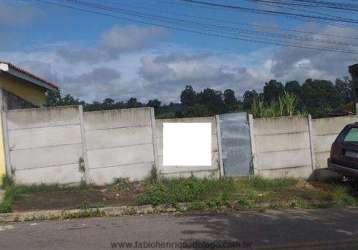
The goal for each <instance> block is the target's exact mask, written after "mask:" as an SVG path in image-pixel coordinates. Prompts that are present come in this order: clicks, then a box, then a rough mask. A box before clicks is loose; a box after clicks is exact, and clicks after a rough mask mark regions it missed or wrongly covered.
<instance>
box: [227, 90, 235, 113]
mask: <svg viewBox="0 0 358 250" xmlns="http://www.w3.org/2000/svg"><path fill="white" fill-rule="evenodd" d="M224 103H225V106H226V109H227V110H228V111H232V110H234V109H235V105H236V104H237V99H236V96H235V91H233V90H232V89H226V90H225V91H224Z"/></svg>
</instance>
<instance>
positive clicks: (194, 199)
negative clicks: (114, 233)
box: [0, 172, 358, 213]
mask: <svg viewBox="0 0 358 250" xmlns="http://www.w3.org/2000/svg"><path fill="white" fill-rule="evenodd" d="M3 189H4V190H5V198H4V200H3V202H2V203H1V204H0V212H2V213H6V212H11V211H13V210H14V209H15V210H16V211H28V210H33V209H35V210H38V209H73V208H82V209H84V210H86V211H87V210H90V211H91V212H93V211H92V210H93V209H95V208H98V207H102V206H122V205H148V204H150V205H154V206H156V205H170V206H174V207H180V204H179V203H182V202H184V203H188V209H189V210H207V209H221V208H230V209H238V210H239V209H266V208H271V209H278V208H327V207H347V206H358V194H357V191H355V190H357V185H356V184H352V183H318V182H317V183H309V182H306V181H303V180H298V179H290V178H282V179H271V180H268V179H263V178H260V177H249V178H224V179H220V180H216V179H198V178H195V177H191V178H185V179H184V178H182V179H160V180H158V177H157V176H156V172H153V173H152V175H151V177H150V178H148V179H147V180H145V181H144V182H129V181H128V179H116V180H115V182H114V183H113V184H112V185H108V186H104V187H96V186H91V185H86V184H84V183H82V184H81V185H79V186H65V185H44V184H42V185H32V186H16V185H14V183H13V182H12V181H11V179H9V178H6V177H5V178H4V180H3Z"/></svg>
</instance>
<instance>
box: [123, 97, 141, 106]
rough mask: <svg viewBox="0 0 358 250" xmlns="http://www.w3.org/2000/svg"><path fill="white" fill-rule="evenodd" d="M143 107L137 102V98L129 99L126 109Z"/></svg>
mask: <svg viewBox="0 0 358 250" xmlns="http://www.w3.org/2000/svg"><path fill="white" fill-rule="evenodd" d="M141 106H143V105H142V103H140V102H138V100H137V98H134V97H131V98H129V100H128V101H127V107H128V108H138V107H141Z"/></svg>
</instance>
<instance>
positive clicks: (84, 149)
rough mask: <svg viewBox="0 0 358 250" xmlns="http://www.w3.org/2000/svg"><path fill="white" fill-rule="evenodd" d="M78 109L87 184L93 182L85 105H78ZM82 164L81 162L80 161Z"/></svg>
mask: <svg viewBox="0 0 358 250" xmlns="http://www.w3.org/2000/svg"><path fill="white" fill-rule="evenodd" d="M78 110H79V116H80V127H81V143H82V154H83V155H82V157H83V163H84V170H85V171H84V178H85V182H86V183H87V184H90V183H91V178H90V173H89V171H90V169H89V162H88V154H87V143H86V134H85V133H86V132H85V126H84V121H83V107H82V105H79V106H78ZM79 164H81V163H79Z"/></svg>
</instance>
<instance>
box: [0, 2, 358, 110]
mask: <svg viewBox="0 0 358 250" xmlns="http://www.w3.org/2000/svg"><path fill="white" fill-rule="evenodd" d="M67 1H68V0H67ZM86 1H87V2H91V3H95V4H96V3H100V4H105V5H106V6H110V7H111V8H112V9H111V12H106V15H99V14H98V13H89V12H84V11H80V10H78V9H70V8H64V7H63V6H59V5H54V4H48V3H46V1H37V0H28V1H20V0H0V60H2V61H8V62H11V63H14V64H16V65H19V66H21V67H23V68H25V69H27V70H29V71H31V72H33V73H35V74H38V75H39V76H41V77H44V78H46V79H48V80H49V81H52V82H54V83H56V84H58V85H59V86H60V88H61V90H62V92H63V93H64V94H71V95H73V96H75V97H77V98H80V99H81V100H85V101H88V102H92V101H101V100H103V99H104V98H107V97H110V98H113V99H114V100H122V101H124V100H127V99H129V98H130V97H137V98H138V99H139V100H141V101H144V102H145V101H148V100H149V99H155V98H156V99H159V100H161V101H162V102H164V103H169V102H177V101H179V96H180V92H181V90H183V89H184V87H185V86H186V85H188V84H190V85H192V86H193V87H194V89H196V90H198V91H199V90H202V89H203V88H208V87H210V88H215V89H218V90H222V91H223V90H225V89H227V88H231V89H233V90H234V91H235V92H236V95H237V96H238V97H240V96H242V95H243V93H244V92H245V91H246V90H248V89H256V90H261V89H262V87H263V86H264V84H265V82H268V81H269V80H270V79H277V80H280V81H282V82H286V81H290V80H297V81H299V82H301V83H302V82H303V81H304V80H305V79H307V78H315V79H327V80H332V81H334V80H335V79H336V78H343V77H345V76H348V66H349V65H351V64H353V63H358V29H357V26H354V24H338V23H326V22H309V21H307V20H306V21H302V20H299V19H297V18H288V17H283V16H281V17H280V16H276V15H274V16H270V15H257V14H252V13H245V12H239V11H236V10H231V9H225V8H223V9H221V8H214V7H208V6H200V5H195V4H190V3H185V2H182V1H179V0H111V1H110V0H104V1H95V0H85V2H86ZM208 1H209V2H216V3H221V4H232V5H235V4H236V5H237V4H238V3H239V4H240V5H241V6H244V7H248V8H260V9H264V10H269V11H281V9H278V7H275V6H268V5H264V4H262V3H255V2H254V3H252V2H250V1H248V0H238V1H233V0H231V1H230V0H226V1H225V0H221V1H219V0H217V1H214V0H208ZM49 2H57V3H59V2H64V3H66V0H62V1H60V0H59V1H57V0H49ZM69 2H71V1H69ZM340 2H342V3H343V2H347V3H351V1H340ZM123 9H125V10H126V11H127V14H126V15H122V14H120V12H117V11H120V10H123ZM113 10H115V11H116V12H114V11H113ZM128 11H129V12H128ZM139 12H140V13H146V14H148V15H149V17H148V16H147V17H146V18H145V19H143V18H141V17H139V16H138V13H139ZM102 13H103V12H102ZM128 13H130V14H128ZM331 14H332V13H331ZM333 14H335V13H333ZM336 14H337V13H336ZM341 16H342V14H341ZM343 16H344V17H347V18H348V17H349V18H352V19H354V18H356V19H358V12H355V13H353V12H352V13H347V14H344V15H343ZM158 18H159V19H160V20H161V21H158ZM170 18H175V22H174V21H173V20H169V19H170ZM188 21H189V22H191V23H190V24H187V22H188ZM198 23H201V24H202V23H205V24H209V25H211V26H210V27H211V28H206V26H205V25H204V26H201V28H199V29H198V28H195V32H196V33H192V32H188V31H187V30H188V29H189V30H193V29H194V28H193V27H194V26H195V25H196V24H198ZM193 25H194V26H193ZM168 26H170V27H168ZM173 27H174V28H173ZM183 27H184V28H183ZM212 27H216V29H215V32H214V33H215V35H212V34H213V32H212V31H211V30H210V29H213V28H212ZM227 27H229V30H235V29H237V28H241V32H244V33H245V32H249V33H250V32H251V31H252V30H254V31H260V32H271V31H273V30H274V31H280V32H283V33H284V32H285V31H287V30H288V29H291V30H292V29H295V30H299V31H303V32H307V33H303V34H302V36H301V35H300V39H301V38H302V37H303V38H304V39H302V40H300V41H296V42H295V43H294V45H295V46H296V47H286V46H276V45H272V44H267V43H257V42H254V41H252V39H251V37H250V36H249V35H245V34H242V35H241V34H240V35H239V36H236V35H235V39H228V38H224V37H222V36H227V34H228V29H227ZM183 29H186V30H185V31H184V30H183ZM230 32H231V31H230ZM199 33H200V34H199ZM208 33H210V34H211V35H208ZM230 34H231V33H230ZM246 34H247V33H246ZM286 35H287V34H286ZM230 36H231V35H230ZM248 37H249V38H250V39H249V38H248ZM237 38H240V39H237ZM242 38H244V39H242ZM323 38H324V39H326V40H327V41H329V42H330V46H331V45H332V44H338V45H339V46H341V45H342V44H343V45H345V44H349V45H350V46H352V47H349V49H350V51H356V52H357V54H355V53H337V52H331V51H323V50H321V49H320V48H322V47H324V46H322V45H321V44H319V45H316V44H315V41H319V40H320V39H323ZM291 44H292V43H291ZM352 44H353V45H352ZM313 45H314V46H313ZM343 45H342V46H343ZM297 46H298V47H302V46H303V47H307V46H311V47H312V46H313V47H315V48H316V49H314V50H311V49H302V48H297ZM332 46H333V45H332ZM342 46H341V47H342ZM343 47H344V46H343Z"/></svg>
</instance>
